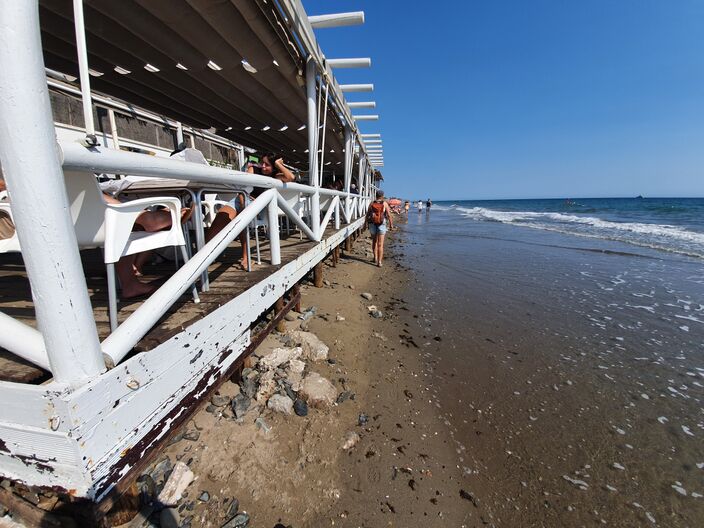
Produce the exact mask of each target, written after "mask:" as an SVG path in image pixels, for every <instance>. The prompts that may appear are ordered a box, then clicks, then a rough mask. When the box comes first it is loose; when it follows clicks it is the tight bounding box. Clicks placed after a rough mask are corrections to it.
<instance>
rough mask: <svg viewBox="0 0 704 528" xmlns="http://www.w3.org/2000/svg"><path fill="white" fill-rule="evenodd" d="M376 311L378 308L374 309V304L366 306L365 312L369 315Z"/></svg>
mask: <svg viewBox="0 0 704 528" xmlns="http://www.w3.org/2000/svg"><path fill="white" fill-rule="evenodd" d="M376 310H378V308H377V307H376V304H370V305H369V306H367V311H368V312H369V313H371V312H374V311H376Z"/></svg>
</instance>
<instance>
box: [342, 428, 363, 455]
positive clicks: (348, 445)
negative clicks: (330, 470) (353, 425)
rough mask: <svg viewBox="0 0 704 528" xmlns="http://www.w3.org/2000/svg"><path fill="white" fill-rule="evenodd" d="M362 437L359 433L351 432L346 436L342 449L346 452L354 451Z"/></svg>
mask: <svg viewBox="0 0 704 528" xmlns="http://www.w3.org/2000/svg"><path fill="white" fill-rule="evenodd" d="M359 440H360V437H359V435H358V434H357V433H355V432H353V431H350V432H349V433H347V434H346V435H345V440H344V441H343V442H342V449H344V450H345V451H347V450H349V449H352V448H353V447H354V446H356V445H357V443H358V442H359Z"/></svg>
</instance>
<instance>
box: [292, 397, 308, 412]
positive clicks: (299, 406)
mask: <svg viewBox="0 0 704 528" xmlns="http://www.w3.org/2000/svg"><path fill="white" fill-rule="evenodd" d="M293 412H295V413H296V415H297V416H308V404H307V403H306V402H304V401H303V400H301V399H300V398H298V399H296V401H295V402H293Z"/></svg>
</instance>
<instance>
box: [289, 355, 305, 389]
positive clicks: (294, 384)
mask: <svg viewBox="0 0 704 528" xmlns="http://www.w3.org/2000/svg"><path fill="white" fill-rule="evenodd" d="M305 368H306V364H305V363H304V362H303V361H301V360H299V359H292V360H291V361H289V362H288V366H287V367H286V371H285V372H284V376H285V382H286V383H288V384H289V385H290V387H291V389H292V390H293V391H295V392H298V391H299V390H300V389H301V382H302V381H303V371H304V370H305Z"/></svg>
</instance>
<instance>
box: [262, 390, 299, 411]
mask: <svg viewBox="0 0 704 528" xmlns="http://www.w3.org/2000/svg"><path fill="white" fill-rule="evenodd" d="M266 406H267V407H269V409H271V410H272V411H274V412H277V413H281V414H288V415H291V414H293V400H292V399H291V398H289V397H288V396H282V395H281V394H274V395H273V396H272V397H271V398H269V401H268V402H267V404H266Z"/></svg>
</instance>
